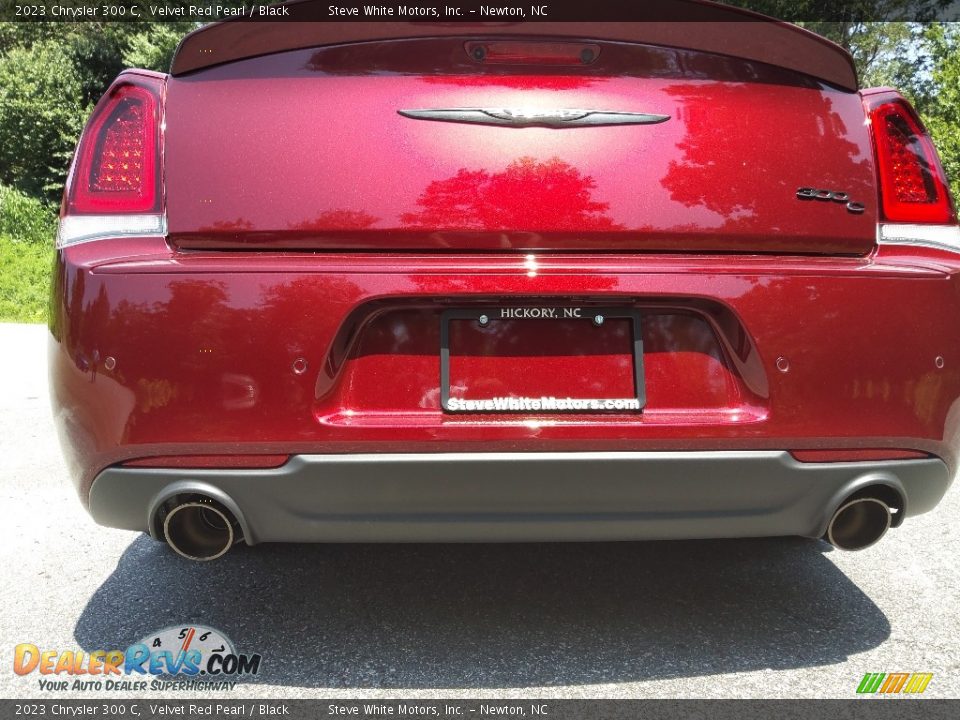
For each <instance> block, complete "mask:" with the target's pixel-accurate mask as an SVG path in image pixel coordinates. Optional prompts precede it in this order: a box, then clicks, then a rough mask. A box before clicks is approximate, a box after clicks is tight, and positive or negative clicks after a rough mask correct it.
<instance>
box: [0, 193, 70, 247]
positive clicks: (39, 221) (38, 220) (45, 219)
mask: <svg viewBox="0 0 960 720" xmlns="http://www.w3.org/2000/svg"><path fill="white" fill-rule="evenodd" d="M56 232H57V212H56V210H55V209H54V207H53V206H51V205H49V204H47V203H45V202H43V201H41V200H37V199H36V198H33V197H30V196H29V195H24V194H23V193H22V192H19V191H18V190H14V189H13V188H10V187H6V186H4V185H0V235H5V236H7V237H9V238H11V239H12V240H13V241H14V242H16V243H28V244H31V245H42V246H51V245H52V244H53V238H54V236H55V235H56Z"/></svg>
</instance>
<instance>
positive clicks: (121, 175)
mask: <svg viewBox="0 0 960 720" xmlns="http://www.w3.org/2000/svg"><path fill="white" fill-rule="evenodd" d="M163 83H164V77H163V76H162V75H156V74H141V73H139V72H137V73H130V72H128V73H123V74H121V75H120V77H119V78H117V80H116V81H115V82H114V84H113V85H112V86H111V87H110V89H109V90H108V91H107V93H106V94H105V95H104V96H103V98H102V99H101V100H100V102H99V103H98V104H97V107H96V109H95V110H94V112H93V115H92V116H91V117H90V120H89V121H88V122H87V126H86V128H85V129H84V132H83V136H82V137H81V139H80V144H79V146H78V147H77V153H76V156H75V158H74V161H73V167H72V168H71V171H70V176H69V178H68V180H67V187H66V191H65V193H64V204H63V212H62V217H61V221H60V232H59V234H58V245H59V246H61V247H62V246H65V245H70V244H74V243H77V242H82V241H86V240H93V239H98V238H103V237H114V236H117V235H157V234H162V233H163V232H164V231H165V224H166V223H165V221H164V216H163V187H162V182H161V129H160V126H161V112H162V98H163Z"/></svg>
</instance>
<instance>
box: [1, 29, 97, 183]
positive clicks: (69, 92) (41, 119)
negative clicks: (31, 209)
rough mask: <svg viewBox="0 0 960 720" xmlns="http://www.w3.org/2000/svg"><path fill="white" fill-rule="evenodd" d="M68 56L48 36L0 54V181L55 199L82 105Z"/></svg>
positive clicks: (79, 124) (81, 117)
mask: <svg viewBox="0 0 960 720" xmlns="http://www.w3.org/2000/svg"><path fill="white" fill-rule="evenodd" d="M81 85H82V83H81V80H80V75H79V73H78V72H77V69H76V66H75V65H74V62H73V59H72V58H71V57H70V55H69V54H68V53H67V52H66V51H65V50H64V49H63V48H62V47H60V46H59V45H58V44H57V43H56V42H54V41H52V40H43V41H41V42H38V43H36V44H34V45H33V47H31V48H29V49H27V48H21V47H17V48H13V49H12V50H10V51H9V52H7V53H6V54H5V55H4V56H3V57H2V58H0V183H2V184H5V185H13V186H15V187H17V188H19V189H20V190H23V191H24V192H26V193H29V194H31V195H34V196H35V197H47V198H50V199H56V197H57V196H58V195H59V194H60V190H61V188H62V187H63V181H64V178H65V177H66V174H67V167H68V165H69V161H70V155H71V153H72V152H73V145H74V143H75V141H76V138H77V137H78V135H79V133H80V129H81V127H82V124H83V121H84V118H85V117H86V115H87V113H88V107H87V106H86V104H85V103H84V102H83V97H82V91H81Z"/></svg>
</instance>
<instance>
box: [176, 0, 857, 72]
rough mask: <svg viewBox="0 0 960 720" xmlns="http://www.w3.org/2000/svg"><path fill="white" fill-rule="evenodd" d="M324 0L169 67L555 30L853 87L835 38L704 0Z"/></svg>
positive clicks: (185, 52) (302, 4)
mask: <svg viewBox="0 0 960 720" xmlns="http://www.w3.org/2000/svg"><path fill="white" fill-rule="evenodd" d="M328 4H329V3H328V2H327V0H294V1H293V2H287V3H283V5H285V6H286V7H287V8H289V10H290V14H291V16H292V21H290V20H288V21H284V22H276V21H275V22H269V21H267V22H259V21H253V20H246V19H244V18H237V19H234V20H226V21H223V22H217V23H211V24H210V25H206V26H204V27H202V28H200V29H199V30H195V31H194V32H192V33H190V34H189V35H187V36H186V37H185V38H184V39H183V40H182V41H181V43H180V46H179V47H178V48H177V52H176V55H175V56H174V58H173V64H172V66H171V73H172V74H173V75H175V76H177V75H185V74H187V73H190V72H194V71H196V70H202V69H204V68H208V67H212V66H214V65H220V64H222V63H227V62H232V61H234V60H243V59H246V58H252V57H256V56H258V55H268V54H271V53H276V52H283V51H285V50H299V49H303V48H310V47H319V46H323V45H342V44H345V43H355V42H368V41H377V40H398V39H404V38H418V37H450V36H458V35H460V36H464V37H477V36H491V35H495V36H521V37H542V36H553V37H557V36H561V37H574V38H578V39H582V40H588V39H589V40H608V41H615V42H630V43H642V44H648V45H660V46H666V47H677V48H684V49H688V50H698V51H702V52H709V53H717V54H720V55H731V56H734V57H738V58H743V59H746V60H753V61H756V62H762V63H767V64H769V65H776V66H777V67H781V68H786V69H788V70H793V71H796V72H800V73H804V74H806V75H809V76H812V77H814V78H817V79H819V80H822V81H824V82H826V83H829V84H831V85H834V86H836V87H839V88H842V89H844V90H849V91H855V90H856V89H857V71H856V68H855V66H854V63H853V58H852V57H851V56H850V54H849V53H848V52H847V51H846V50H844V49H843V48H842V47H840V46H839V45H836V44H834V43H832V42H830V41H829V40H826V39H824V38H822V37H820V36H819V35H816V34H814V33H812V32H809V31H807V30H804V29H803V28H801V27H798V26H797V25H793V24H791V23H787V22H783V21H780V20H774V19H772V18H768V17H766V16H764V15H760V14H758V13H754V12H749V11H746V10H741V9H739V8H734V7H730V6H727V5H720V4H717V3H713V2H707V1H706V0H663V1H662V2H656V3H651V4H650V5H640V6H638V7H637V8H636V9H635V10H633V12H634V13H635V15H636V16H637V19H638V20H640V21H638V22H589V23H583V22H552V21H544V22H539V21H538V22H515V23H483V22H447V23H444V22H345V21H339V22H337V21H332V22H329V21H328V22H317V21H318V20H329V17H328V15H327V14H326V13H327V6H328ZM677 18H683V20H682V21H678V20H677ZM301 20H302V21H304V22H300V21H301Z"/></svg>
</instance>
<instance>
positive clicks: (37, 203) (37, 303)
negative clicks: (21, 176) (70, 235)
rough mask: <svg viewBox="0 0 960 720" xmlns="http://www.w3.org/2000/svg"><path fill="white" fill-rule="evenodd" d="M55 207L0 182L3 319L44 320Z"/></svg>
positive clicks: (0, 306) (0, 319)
mask: <svg viewBox="0 0 960 720" xmlns="http://www.w3.org/2000/svg"><path fill="white" fill-rule="evenodd" d="M56 226H57V211H56V208H55V207H53V206H52V205H50V204H49V203H46V202H44V201H43V200H40V199H37V198H33V197H30V196H29V195H26V194H24V193H22V192H20V191H19V190H16V189H14V188H12V187H7V186H4V185H0V322H35V323H41V322H45V321H46V319H47V297H48V296H49V294H50V271H51V268H52V267H53V237H54V234H55V233H56Z"/></svg>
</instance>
